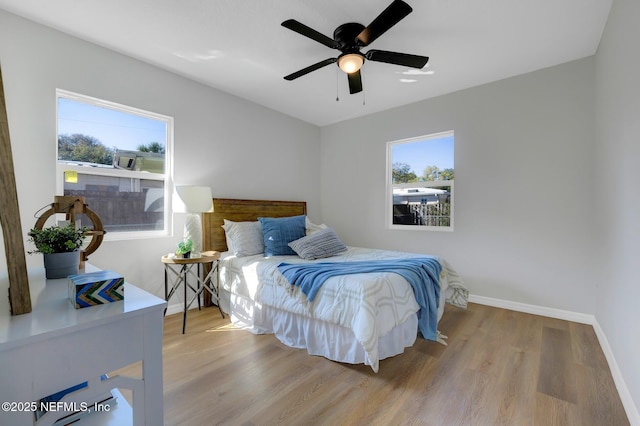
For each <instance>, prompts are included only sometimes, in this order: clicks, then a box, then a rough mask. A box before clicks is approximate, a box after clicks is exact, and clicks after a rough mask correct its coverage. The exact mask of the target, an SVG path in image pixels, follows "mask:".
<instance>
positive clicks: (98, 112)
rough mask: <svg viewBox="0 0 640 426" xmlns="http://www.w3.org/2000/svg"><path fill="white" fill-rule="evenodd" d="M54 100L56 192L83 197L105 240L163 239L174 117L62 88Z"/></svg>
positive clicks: (166, 228) (167, 224)
mask: <svg viewBox="0 0 640 426" xmlns="http://www.w3.org/2000/svg"><path fill="white" fill-rule="evenodd" d="M56 98H57V114H58V121H57V136H58V137H57V173H56V185H57V189H58V191H59V192H58V194H59V193H60V192H62V194H63V195H76V196H83V197H85V200H86V203H87V204H88V205H89V208H90V209H91V210H92V211H94V212H95V213H96V214H98V216H100V219H101V220H102V222H103V225H104V228H105V230H106V231H107V234H106V236H105V238H106V239H124V238H135V237H140V236H142V235H144V236H151V235H154V234H156V235H168V234H169V229H171V227H170V225H171V223H170V218H171V216H170V214H169V213H170V209H169V207H168V206H169V205H170V204H169V201H170V192H169V183H170V181H171V180H170V171H171V167H170V165H171V161H170V159H171V148H172V142H173V118H172V117H167V116H163V115H160V114H156V113H152V112H148V111H143V110H139V109H136V108H132V107H128V106H125V105H120V104H116V103H113V102H108V101H103V100H100V99H96V98H91V97H88V96H84V95H79V94H76V93H72V92H68V91H64V90H57V91H56ZM80 220H81V223H85V222H84V221H83V218H80ZM86 220H88V219H86Z"/></svg>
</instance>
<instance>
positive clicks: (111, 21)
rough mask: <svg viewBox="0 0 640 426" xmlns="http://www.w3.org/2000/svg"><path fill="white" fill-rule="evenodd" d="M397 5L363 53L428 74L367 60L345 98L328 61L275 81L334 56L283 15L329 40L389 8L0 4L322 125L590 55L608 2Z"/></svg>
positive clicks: (262, 3) (377, 3)
mask: <svg viewBox="0 0 640 426" xmlns="http://www.w3.org/2000/svg"><path fill="white" fill-rule="evenodd" d="M406 1H407V2H408V3H409V4H410V5H411V6H412V7H413V12H412V13H411V14H409V15H408V16H407V17H406V18H404V19H403V20H402V21H400V22H399V23H398V24H397V25H396V26H394V27H393V28H392V29H390V30H389V31H388V32H387V33H385V34H383V35H382V36H381V37H380V38H379V39H377V40H376V41H374V42H373V43H372V44H371V45H370V46H368V47H367V48H364V49H363V51H366V50H368V49H369V48H372V49H382V50H391V51H397V52H403V53H413V54H417V55H423V56H429V57H430V60H429V63H428V64H427V67H425V68H424V70H423V71H432V72H433V73H430V74H426V73H425V74H420V75H412V74H408V75H407V74H406V72H407V71H409V69H407V68H403V67H400V66H396V65H390V64H385V63H380V62H371V61H368V62H366V63H365V64H364V66H363V68H362V80H363V86H364V91H363V92H362V93H359V94H354V95H349V90H348V86H347V78H346V75H344V74H343V73H342V72H341V71H339V70H338V68H337V67H336V66H334V65H330V66H327V67H324V68H322V69H320V70H317V71H314V72H312V73H310V74H307V75H306V76H303V77H300V78H298V79H297V80H294V81H286V80H284V79H283V77H284V76H285V75H288V74H290V73H292V72H294V71H297V70H299V69H301V68H304V67H306V66H308V65H311V64H314V63H316V62H319V61H320V60H323V59H326V58H330V57H336V56H337V54H338V53H339V52H338V51H337V50H333V49H330V48H328V47H326V46H324V45H322V44H320V43H317V42H315V41H313V40H311V39H308V38H306V37H303V36H301V35H300V34H297V33H295V32H293V31H291V30H288V29H286V28H284V27H282V26H281V25H280V23H281V22H282V21H284V20H286V19H289V18H293V19H296V20H297V21H300V22H302V23H303V24H305V25H307V26H309V27H312V28H313V29H315V30H317V31H319V32H321V33H323V34H325V35H327V36H329V37H332V36H333V30H334V29H335V28H336V27H337V26H338V25H340V24H343V23H346V22H359V23H361V24H363V25H365V26H366V25H368V24H369V23H370V22H371V21H372V20H373V19H374V18H375V17H376V16H377V15H378V14H379V13H380V12H381V11H382V10H383V9H385V8H386V7H387V6H388V5H389V4H390V3H391V0H323V1H317V0H316V1H312V0H253V1H249V0H244V1H238V0H208V1H206V0H182V1H178V0H109V1H104V0H56V1H51V0H0V8H2V9H5V10H7V11H9V12H12V13H15V14H17V15H20V16H23V17H26V18H28V19H31V20H33V21H36V22H39V23H41V24H44V25H47V26H50V27H53V28H56V29H58V30H61V31H63V32H66V33H69V34H71V35H74V36H77V37H80V38H82V39H85V40H88V41H91V42H93V43H96V44H99V45H102V46H105V47H108V48H110V49H113V50H115V51H118V52H121V53H124V54H126V55H129V56H132V57H135V58H138V59H141V60H143V61H145V62H148V63H151V64H154V65H157V66H159V67H161V68H165V69H167V70H170V71H173V72H175V73H177V74H180V75H182V76H185V77H188V78H191V79H193V80H196V81H199V82H201V83H204V84H207V85H209V86H212V87H215V88H217V89H220V90H223V91H225V92H228V93H231V94H234V95H237V96H239V97H241V98H245V99H248V100H251V101H253V102H256V103H258V104H261V105H264V106H267V107H269V108H272V109H274V110H277V111H280V112H283V113H285V114H288V115H291V116H294V117H297V118H300V119H302V120H305V121H307V122H310V123H314V124H316V125H319V126H323V125H327V124H331V123H335V122H338V121H341V120H345V119H349V118H353V117H357V116H361V115H365V114H370V113H372V112H377V111H382V110H385V109H389V108H392V107H396V106H399V105H404V104H408V103H412V102H416V101H419V100H422V99H426V98H430V97H433V96H438V95H442V94H445V93H450V92H453V91H457V90H460V89H464V88H468V87H472V86H477V85H480V84H484V83H488V82H491V81H496V80H500V79H503V78H507V77H511V76H514V75H518V74H522V73H526V72H530V71H534V70H537V69H541V68H546V67H549V66H553V65H557V64H560V63H563V62H567V61H571V60H574V59H579V58H583V57H586V56H589V55H593V54H594V53H595V52H596V49H597V47H598V43H599V41H600V37H601V35H602V31H603V29H604V25H605V22H606V19H607V16H608V13H609V9H610V7H611V2H612V0H406ZM402 80H414V81H413V82H402ZM336 96H338V97H339V99H340V100H339V101H336Z"/></svg>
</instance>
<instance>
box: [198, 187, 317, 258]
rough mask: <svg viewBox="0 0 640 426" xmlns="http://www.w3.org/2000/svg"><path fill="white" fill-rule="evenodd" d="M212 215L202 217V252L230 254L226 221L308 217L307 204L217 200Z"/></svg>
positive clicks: (207, 214) (205, 214)
mask: <svg viewBox="0 0 640 426" xmlns="http://www.w3.org/2000/svg"><path fill="white" fill-rule="evenodd" d="M213 210H214V211H213V212H211V213H203V214H202V249H203V251H207V250H216V251H220V252H223V251H227V241H226V238H225V235H224V229H222V225H223V224H224V219H227V220H230V221H233V222H250V221H255V220H258V217H287V216H299V215H303V214H304V215H306V214H307V203H306V202H305V201H271V200H235V199H232V198H214V199H213Z"/></svg>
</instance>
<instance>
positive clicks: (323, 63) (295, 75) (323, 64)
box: [284, 58, 338, 81]
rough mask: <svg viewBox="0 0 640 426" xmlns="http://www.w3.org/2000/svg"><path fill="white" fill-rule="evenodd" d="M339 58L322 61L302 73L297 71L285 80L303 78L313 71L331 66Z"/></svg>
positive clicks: (302, 70)
mask: <svg viewBox="0 0 640 426" xmlns="http://www.w3.org/2000/svg"><path fill="white" fill-rule="evenodd" d="M337 60H338V59H337V58H329V59H325V60H324V61H320V62H318V63H316V64H313V65H309V66H308V67H306V68H303V69H301V70H300V71H296V72H294V73H291V74H289V75H288V76H286V77H285V78H284V79H285V80H289V81H291V80H295V79H296V78H298V77H302V76H303V75H305V74H309V73H310V72H311V71H315V70H317V69H320V68H322V67H326V66H327V65H329V64H333V63H334V62H335V61H337Z"/></svg>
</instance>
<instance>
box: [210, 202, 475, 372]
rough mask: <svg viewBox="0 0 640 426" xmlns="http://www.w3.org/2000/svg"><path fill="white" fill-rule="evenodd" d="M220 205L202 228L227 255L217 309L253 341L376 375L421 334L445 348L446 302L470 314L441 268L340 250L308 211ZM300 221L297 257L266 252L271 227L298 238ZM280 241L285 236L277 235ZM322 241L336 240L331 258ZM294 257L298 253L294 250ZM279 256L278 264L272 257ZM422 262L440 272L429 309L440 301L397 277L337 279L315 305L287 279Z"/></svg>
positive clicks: (461, 291)
mask: <svg viewBox="0 0 640 426" xmlns="http://www.w3.org/2000/svg"><path fill="white" fill-rule="evenodd" d="M213 204H214V211H213V212H211V213H204V214H203V218H202V226H203V249H204V250H216V251H219V252H221V253H222V255H221V258H220V264H219V274H218V275H219V280H218V286H219V292H218V294H219V297H218V301H217V303H218V305H219V306H220V308H221V309H222V310H223V311H224V312H226V313H227V314H228V315H229V317H230V318H231V321H232V322H233V324H235V325H236V326H238V327H240V328H242V329H245V330H248V331H250V332H252V333H256V334H266V333H273V334H274V335H275V336H276V337H277V338H278V339H279V340H280V341H281V342H282V343H283V344H285V345H287V346H290V347H294V348H301V349H305V350H307V351H308V353H309V354H311V355H319V356H323V357H325V358H328V359H330V360H333V361H338V362H344V363H350V364H365V365H369V366H370V367H371V368H372V369H373V371H375V372H377V371H378V369H379V361H380V360H382V359H385V358H388V357H392V356H395V355H399V354H401V353H402V352H404V350H405V348H407V347H410V346H412V345H413V344H414V342H415V340H416V338H418V334H419V333H418V330H420V331H421V333H420V334H422V335H425V336H427V335H428V337H429V338H430V340H439V341H441V342H442V343H444V340H443V336H442V335H441V334H440V333H439V332H437V333H436V332H435V331H437V330H436V328H437V321H439V319H440V318H441V317H442V314H443V311H444V306H445V302H448V303H451V304H453V305H456V306H459V307H466V303H467V298H468V291H467V290H466V288H465V287H464V285H463V283H462V281H461V280H460V278H459V276H458V274H457V273H456V272H455V271H454V270H453V269H452V268H451V267H450V265H449V264H448V263H447V262H446V261H445V260H444V259H441V258H437V257H433V256H426V255H422V254H414V253H404V252H398V251H389V250H374V249H367V248H361V247H348V246H344V245H343V246H342V247H340V248H339V249H336V247H339V246H340V244H342V242H341V241H339V237H338V236H337V235H336V234H335V233H334V232H333V231H332V230H331V229H330V228H327V227H326V226H325V225H317V224H314V223H312V222H310V221H309V219H308V218H306V213H307V210H306V203H305V202H301V201H268V200H239V199H220V198H214V199H213ZM301 220H304V232H305V235H304V236H305V237H306V238H304V237H302V238H300V239H299V240H296V243H292V244H293V247H295V248H296V249H297V250H298V251H297V252H296V251H293V252H291V253H289V254H282V253H285V252H278V250H280V249H278V248H276V249H274V248H273V247H272V246H269V244H270V243H269V240H271V238H267V237H265V238H264V239H263V237H264V236H265V235H271V234H268V232H269V230H270V229H271V226H272V225H273V224H274V223H275V224H277V226H280V224H282V223H283V222H287V223H289V222H295V224H296V226H297V228H296V232H300V230H299V226H300V221H301ZM258 224H260V225H258ZM258 229H259V231H258ZM225 230H226V231H225ZM278 231H281V232H283V231H282V230H281V229H279V228H278ZM263 232H264V234H263ZM258 233H259V234H258ZM277 235H280V234H277ZM258 237H260V239H261V240H262V241H263V242H264V243H267V246H264V247H263V248H262V252H260V249H259V248H258V247H257V246H256V245H257V241H256V240H257V239H258ZM319 238H322V241H327V240H328V239H329V240H331V243H330V244H329V243H327V244H328V246H331V248H330V249H329V250H328V253H329V254H330V256H329V257H327V256H325V255H324V254H320V255H319V254H318V253H314V252H315V251H317V250H318V249H319V247H320V246H322V249H323V250H324V249H325V248H326V247H327V244H325V245H322V244H318V243H317V241H319ZM252 239H253V240H252ZM285 239H287V237H285ZM241 240H242V241H241ZM306 241H314V242H313V244H311V245H310V244H307V245H306V246H304V245H303V244H302V242H306ZM297 242H299V244H298V243H297ZM228 243H229V244H228ZM228 245H233V247H229V246H228ZM287 245H288V244H287ZM288 246H289V245H288ZM287 249H289V250H290V251H291V246H289V247H287ZM273 250H276V251H273ZM305 250H307V251H305ZM331 250H334V251H336V250H337V251H336V252H335V253H334V252H331ZM273 253H276V254H277V255H271V256H269V254H273ZM309 253H311V254H309ZM321 253H324V252H322V251H321ZM301 256H303V257H307V258H308V259H303V258H302V257H301ZM315 256H320V257H319V258H314V257H315ZM425 257H428V258H430V259H429V260H430V261H431V263H432V264H434V265H435V266H437V271H436V272H433V271H432V272H433V274H432V275H436V276H435V279H436V280H438V281H439V283H438V284H439V287H438V286H437V285H436V286H434V290H433V291H432V292H431V293H430V294H431V299H432V302H433V298H434V297H435V298H436V299H437V300H436V303H435V304H434V303H431V305H430V306H431V307H430V308H428V306H429V305H428V302H426V303H427V305H425V304H424V303H425V302H422V301H421V300H420V298H419V297H418V295H419V293H417V292H416V290H415V287H412V285H415V283H413V282H412V281H411V280H410V279H409V278H406V279H405V278H403V276H401V275H399V274H398V273H397V272H385V271H378V270H377V269H372V272H358V271H352V272H350V273H349V274H347V275H341V273H336V275H333V276H330V277H328V278H326V280H324V281H323V283H322V285H321V286H318V287H316V288H314V289H313V290H312V292H311V295H312V296H313V298H311V297H310V293H309V292H308V289H307V288H305V287H304V285H300V286H297V285H293V284H292V283H294V282H295V281H294V279H293V278H292V277H293V275H291V271H290V270H288V269H287V268H292V270H297V269H296V268H316V270H320V269H318V268H326V267H329V266H336V267H337V266H345V265H347V266H348V267H352V266H353V265H360V264H366V265H368V266H370V265H375V266H377V265H380V264H384V263H385V262H409V263H415V262H422V261H426V260H427V259H425ZM322 270H324V269H322ZM285 275H287V277H288V278H287V277H285ZM298 275H300V274H298ZM310 299H312V301H310ZM419 302H420V303H419ZM421 305H422V306H426V308H422V307H421ZM427 311H430V312H429V316H430V318H431V321H432V322H434V323H435V324H432V325H431V326H430V327H431V329H432V333H430V332H429V331H425V330H426V328H425V326H424V324H425V323H424V320H425V319H424V318H423V317H424V316H425V312H427Z"/></svg>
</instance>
